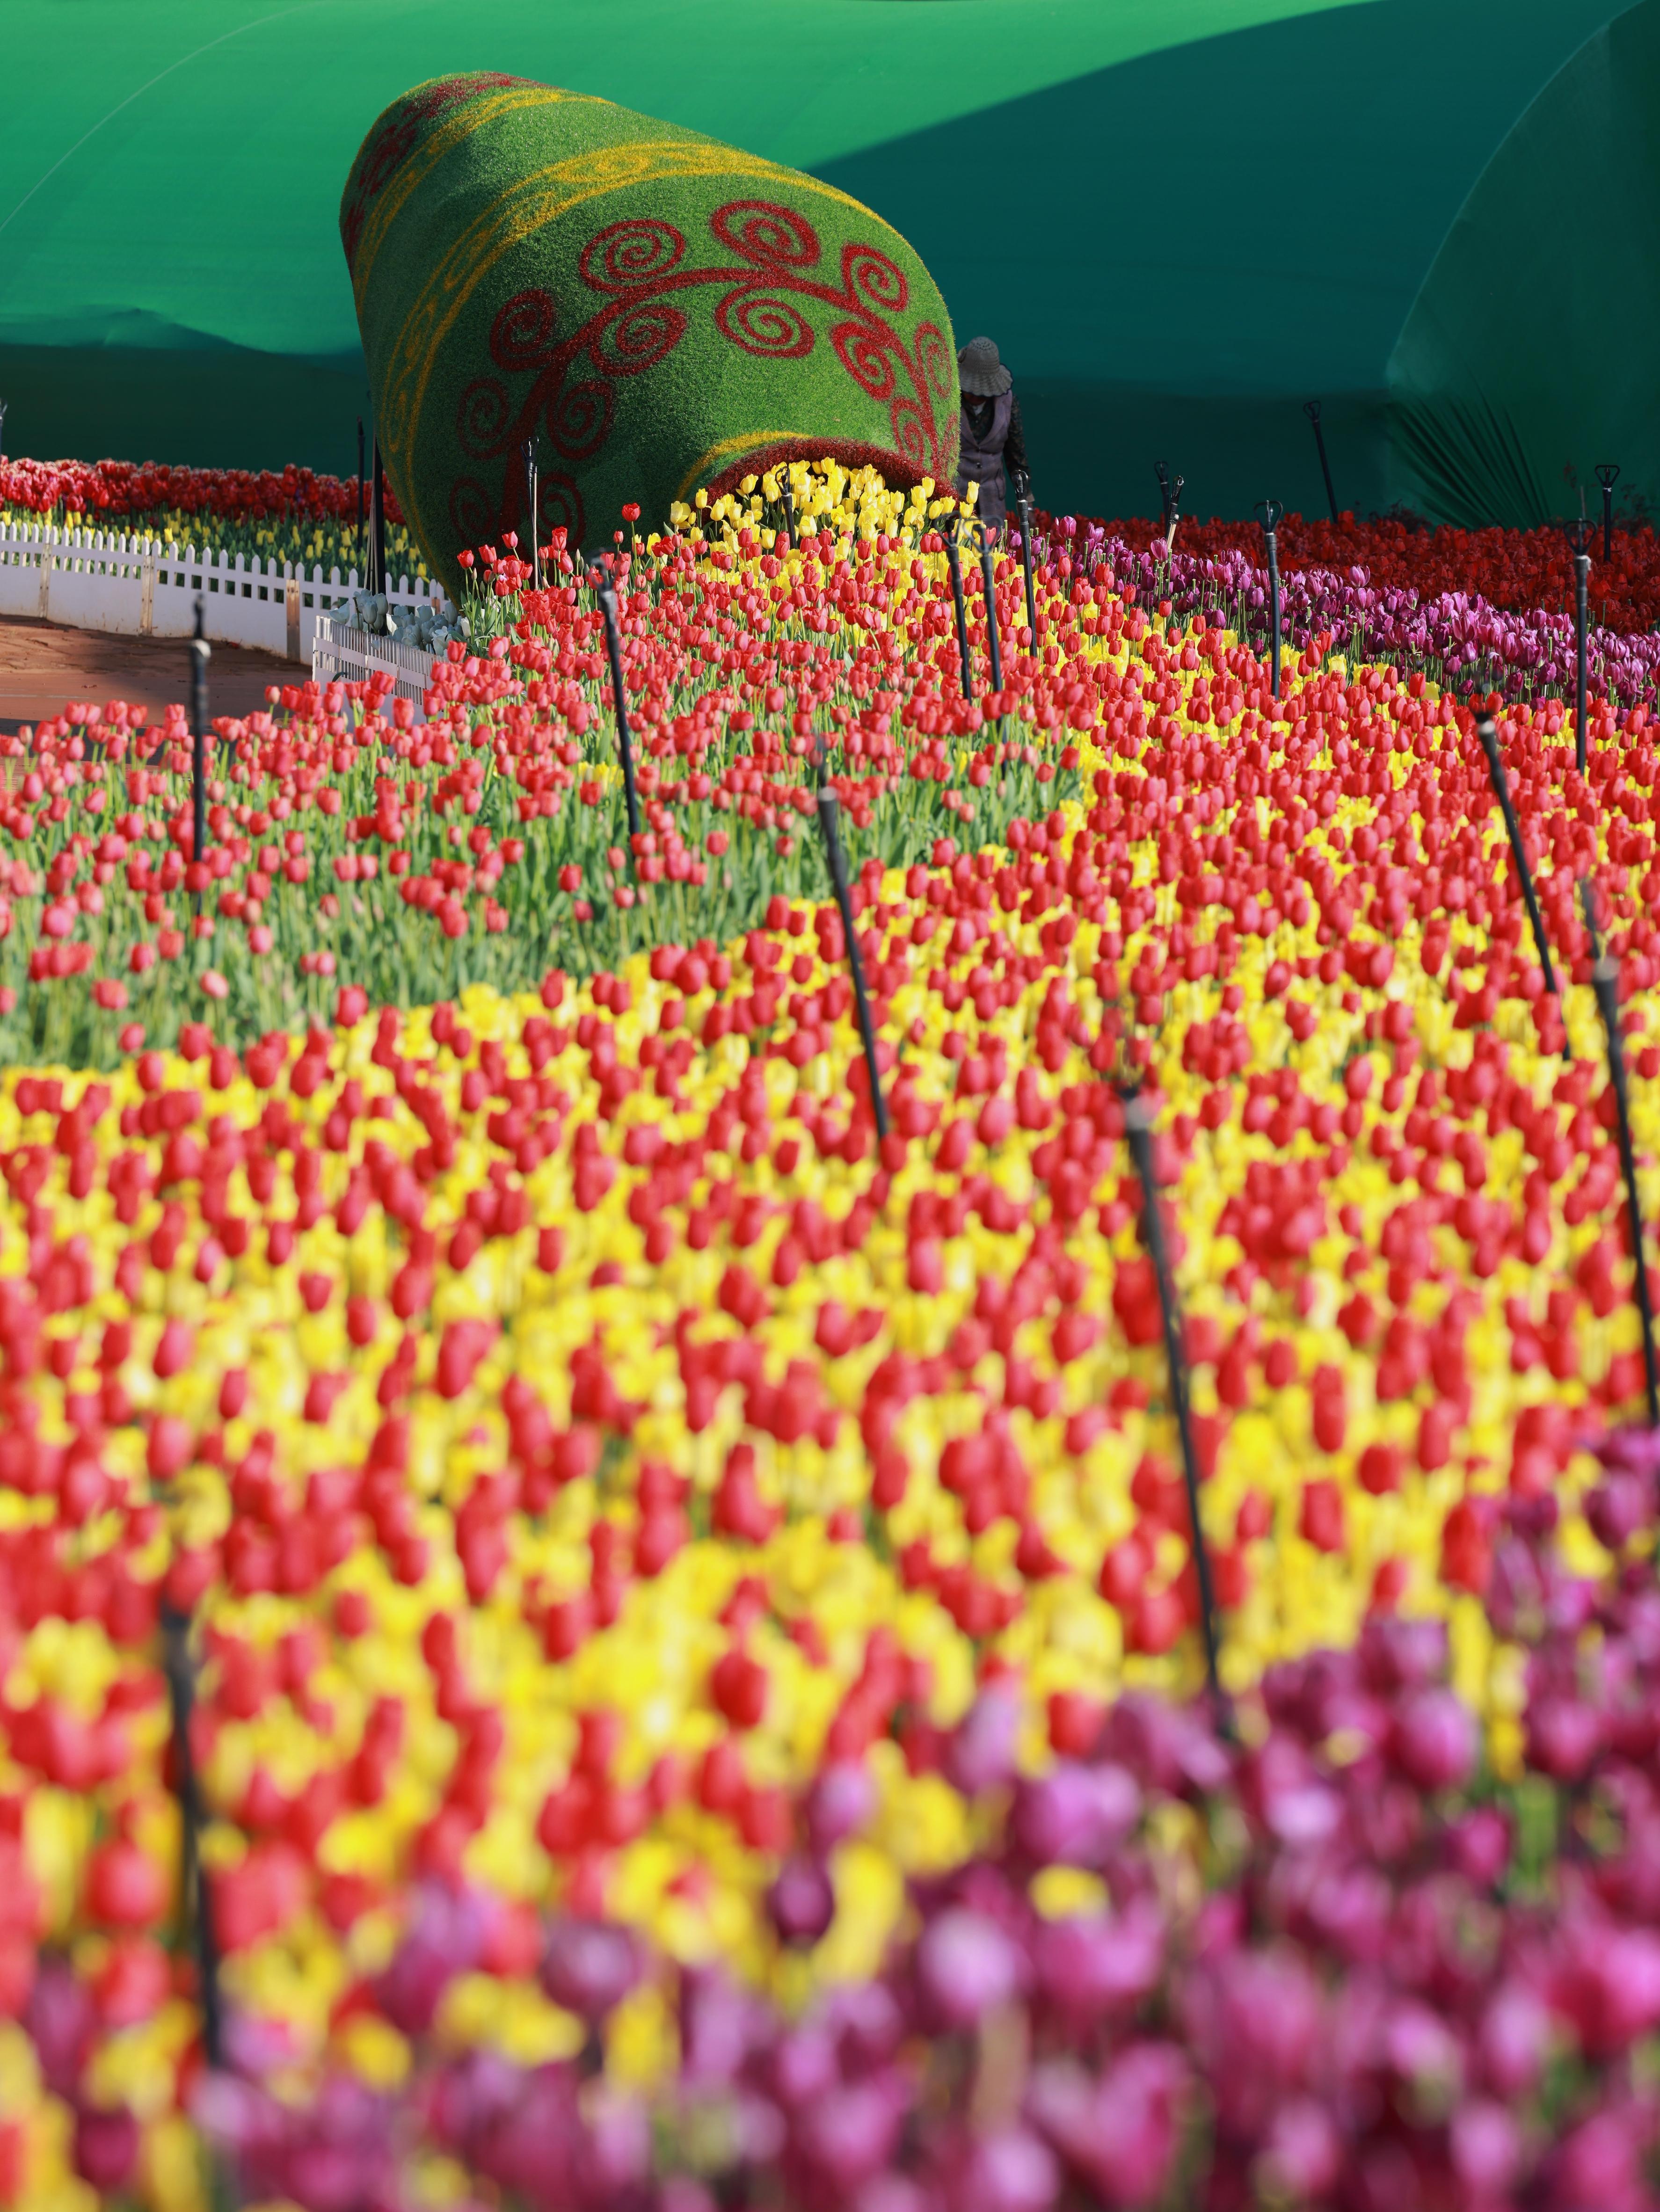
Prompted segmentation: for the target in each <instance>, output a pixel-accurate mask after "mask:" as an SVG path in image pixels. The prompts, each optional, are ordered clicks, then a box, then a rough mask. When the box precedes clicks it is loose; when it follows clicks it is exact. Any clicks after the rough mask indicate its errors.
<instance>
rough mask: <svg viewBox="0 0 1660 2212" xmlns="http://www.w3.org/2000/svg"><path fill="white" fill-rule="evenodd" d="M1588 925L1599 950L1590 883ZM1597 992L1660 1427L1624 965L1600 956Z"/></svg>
mask: <svg viewBox="0 0 1660 2212" xmlns="http://www.w3.org/2000/svg"><path fill="white" fill-rule="evenodd" d="M1581 895H1582V896H1583V898H1584V907H1585V922H1586V926H1587V927H1588V929H1589V931H1590V939H1591V944H1592V945H1593V947H1595V946H1596V911H1595V908H1594V906H1593V903H1592V896H1591V887H1590V882H1589V880H1587V881H1586V882H1585V883H1584V884H1582V885H1581ZM1590 981H1591V988H1592V990H1594V991H1595V992H1596V1005H1597V1009H1598V1011H1599V1012H1600V1013H1601V1014H1602V1029H1603V1032H1604V1034H1605V1035H1606V1036H1607V1038H1608V1082H1609V1085H1610V1086H1611V1087H1612V1089H1613V1091H1614V1119H1615V1123H1616V1126H1617V1128H1618V1132H1619V1138H1620V1172H1621V1173H1622V1174H1623V1176H1625V1181H1626V1212H1627V1218H1628V1219H1629V1220H1630V1223H1631V1249H1632V1255H1633V1260H1634V1261H1635V1263H1636V1269H1637V1279H1636V1285H1635V1289H1636V1294H1637V1317H1638V1319H1639V1322H1641V1323H1642V1328H1643V1383H1644V1387H1645V1390H1646V1392H1647V1394H1648V1403H1649V1426H1650V1427H1651V1429H1660V1367H1657V1365H1656V1363H1655V1353H1654V1310H1653V1305H1652V1302H1651V1299H1650V1297H1649V1270H1648V1262H1647V1261H1646V1259H1645V1257H1644V1252H1643V1211H1642V1206H1641V1205H1640V1203H1639V1199H1638V1194H1637V1155H1636V1153H1635V1152H1634V1151H1633V1147H1632V1140H1631V1100H1630V1097H1629V1095H1628V1094H1627V1088H1626V1053H1625V1047H1624V1044H1623V1042H1621V1039H1620V963H1619V962H1618V961H1617V960H1615V959H1614V958H1613V957H1612V956H1611V955H1609V954H1608V953H1604V952H1599V953H1598V954H1597V957H1596V961H1595V963H1594V964H1593V966H1592V968H1591V971H1590Z"/></svg>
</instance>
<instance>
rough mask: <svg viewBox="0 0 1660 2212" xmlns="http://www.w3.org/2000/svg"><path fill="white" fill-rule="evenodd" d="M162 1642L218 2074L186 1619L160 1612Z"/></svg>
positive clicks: (209, 2037) (205, 2043)
mask: <svg viewBox="0 0 1660 2212" xmlns="http://www.w3.org/2000/svg"><path fill="white" fill-rule="evenodd" d="M161 1642H162V1655H163V1664H164V1667H165V1668H166V1672H167V1699H168V1704H169V1705H170V1707H171V1711H172V1722H173V1789H174V1790H175V1792H176V1794H177V1796H178V1799H179V1827H180V1831H181V1840H182V1846H183V1850H182V1856H183V1874H184V1882H183V1888H184V1910H185V1914H186V1916H187V1917H188V1923H189V1926H190V1931H191V1935H192V1940H193V1948H194V1950H195V1953H196V1974H197V1980H198V1984H199V1985H200V1986H199V1988H198V1992H197V2002H198V2005H199V2007H200V2008H201V2013H202V2055H203V2057H204V2058H205V2059H206V2060H207V2063H208V2068H209V2070H210V2072H214V2073H216V2072H217V2071H218V2069H219V2068H220V2066H221V2065H222V2063H223V2060H224V2011H223V2008H222V2003H221V2000H220V1993H219V1946H218V1942H217V1941H216V1935H215V1930H214V1925H213V1905H212V1899H211V1898H210V1893H209V1890H208V1884H207V1878H206V1876H205V1875H204V1872H203V1868H202V1826H203V1820H202V1790H201V1784H200V1783H199V1781H198V1778H197V1772H196V1759H195V1755H194V1753H193V1752H192V1747H191V1735H190V1723H191V1713H192V1709H193V1708H194V1705H195V1703H196V1672H195V1668H194V1667H193V1665H192V1661H191V1654H190V1621H189V1619H188V1617H187V1616H186V1615H185V1614H184V1613H179V1612H177V1611H176V1610H175V1609H174V1608H173V1607H172V1606H170V1605H167V1604H164V1605H163V1606H162V1608H161Z"/></svg>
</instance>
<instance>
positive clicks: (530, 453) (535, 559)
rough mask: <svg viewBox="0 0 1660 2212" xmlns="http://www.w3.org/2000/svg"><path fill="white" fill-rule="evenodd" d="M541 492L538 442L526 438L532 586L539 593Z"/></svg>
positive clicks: (540, 585) (527, 506)
mask: <svg viewBox="0 0 1660 2212" xmlns="http://www.w3.org/2000/svg"><path fill="white" fill-rule="evenodd" d="M540 492H541V486H540V483H538V473H537V467H536V441H535V439H534V438H526V441H525V512H526V514H528V515H529V517H530V565H531V584H532V588H533V589H534V590H536V591H538V592H539V591H540V590H541V588H542V549H541V547H540V545H538V544H537V540H538V538H540V536H541V535H542V531H541V526H540V524H539V523H538V521H537V520H536V503H537V501H538V497H539V496H540Z"/></svg>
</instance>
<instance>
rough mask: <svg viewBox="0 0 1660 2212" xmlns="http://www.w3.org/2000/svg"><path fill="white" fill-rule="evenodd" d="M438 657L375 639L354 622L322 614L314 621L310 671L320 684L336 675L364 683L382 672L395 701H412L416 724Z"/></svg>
mask: <svg viewBox="0 0 1660 2212" xmlns="http://www.w3.org/2000/svg"><path fill="white" fill-rule="evenodd" d="M441 657H442V656H441V653H434V652H433V651H432V650H431V648H430V647H429V648H428V649H427V650H426V651H425V652H423V651H421V650H420V649H419V648H418V647H415V646H413V645H399V644H398V641H397V640H396V639H395V638H390V637H375V636H374V635H372V634H371V632H369V631H368V630H366V629H358V628H357V626H356V623H346V622H342V621H340V620H339V619H338V618H337V617H334V616H331V615H327V614H323V615H319V617H318V618H317V629H316V642H315V644H314V645H313V648H312V659H311V671H312V674H313V676H314V677H315V678H317V680H318V682H319V684H327V683H329V682H331V680H332V679H333V678H335V677H340V678H344V680H345V681H346V682H347V683H349V684H367V683H368V679H369V678H370V677H371V676H374V675H375V674H377V673H380V672H383V671H384V673H386V675H389V676H390V677H391V678H392V697H393V698H394V699H412V700H413V701H414V702H415V719H416V720H417V722H419V721H422V720H424V719H425V717H424V715H423V713H422V711H421V702H422V701H423V699H424V698H425V696H426V692H427V686H428V684H429V683H430V681H431V679H432V664H433V662H434V661H435V659H441Z"/></svg>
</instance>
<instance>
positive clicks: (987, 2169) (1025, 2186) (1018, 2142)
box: [942, 2127, 1061, 2212]
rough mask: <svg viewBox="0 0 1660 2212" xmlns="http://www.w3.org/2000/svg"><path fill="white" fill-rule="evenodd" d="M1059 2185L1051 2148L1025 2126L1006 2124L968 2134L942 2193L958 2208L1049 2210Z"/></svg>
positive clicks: (996, 2211) (966, 2210)
mask: <svg viewBox="0 0 1660 2212" xmlns="http://www.w3.org/2000/svg"><path fill="white" fill-rule="evenodd" d="M1060 2191H1061V2169H1060V2167H1059V2166H1057V2164H1056V2163H1055V2154H1054V2152H1053V2151H1051V2150H1050V2148H1049V2145H1048V2144H1047V2143H1046V2142H1043V2141H1041V2140H1040V2138H1039V2137H1038V2136H1035V2135H1033V2134H1031V2132H1030V2131H1029V2130H1027V2129H1025V2128H1019V2127H1012V2128H1000V2129H999V2130H997V2131H996V2132H995V2133H994V2134H991V2135H983V2136H973V2137H971V2138H970V2142H969V2143H968V2146H967V2148H966V2152H965V2154H964V2156H963V2157H962V2158H961V2159H960V2160H958V2161H957V2162H955V2164H954V2168H953V2171H952V2173H951V2177H950V2183H949V2185H948V2186H947V2187H946V2189H945V2190H944V2191H942V2194H943V2196H944V2197H945V2199H946V2203H948V2204H951V2205H953V2206H958V2205H960V2206H961V2207H963V2208H964V2212H1049V2206H1050V2205H1051V2204H1053V2203H1054V2202H1055V2198H1056V2197H1057V2196H1058V2195H1059V2194H1060Z"/></svg>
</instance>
